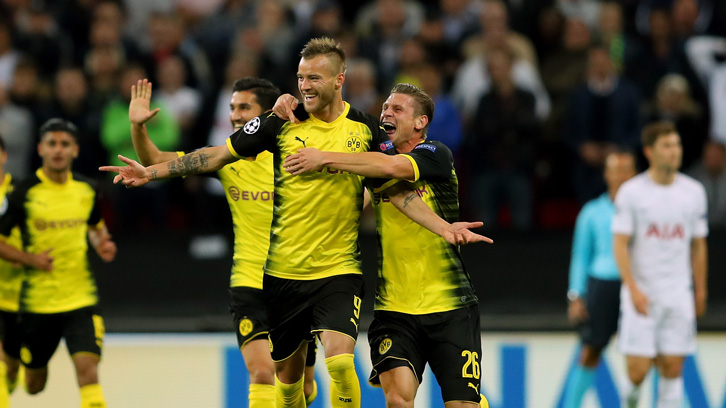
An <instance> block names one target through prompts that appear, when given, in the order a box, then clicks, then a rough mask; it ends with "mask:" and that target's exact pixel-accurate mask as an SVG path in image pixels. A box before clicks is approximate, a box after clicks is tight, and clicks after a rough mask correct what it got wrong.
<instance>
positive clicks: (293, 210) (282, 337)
mask: <svg viewBox="0 0 726 408" xmlns="http://www.w3.org/2000/svg"><path fill="white" fill-rule="evenodd" d="M295 116H296V117H297V118H300V119H301V120H302V121H301V122H300V123H291V122H287V121H284V120H282V119H280V118H278V117H276V116H275V115H274V114H266V115H263V116H260V117H257V118H255V119H252V120H251V121H249V122H247V123H246V124H245V126H244V127H243V128H242V129H240V130H238V131H237V132H236V133H235V134H233V135H232V136H231V137H230V138H229V139H227V147H228V148H229V151H230V152H231V153H232V155H234V156H235V157H237V158H240V159H247V158H253V157H256V156H257V155H258V154H260V153H261V152H262V151H264V150H267V151H269V152H271V153H272V155H273V171H274V180H275V185H274V203H273V215H272V226H271V231H270V249H269V252H268V254H267V261H266V262H265V266H264V271H265V277H264V279H265V282H266V283H265V285H263V291H264V293H265V302H266V304H267V314H268V318H269V323H270V326H271V330H270V335H269V336H270V344H271V351H272V357H273V359H274V360H276V361H279V360H284V359H286V358H287V357H289V356H290V355H291V354H292V353H293V352H294V351H295V350H297V348H298V346H299V345H300V342H301V341H303V340H309V339H310V332H311V331H313V332H314V331H319V330H329V331H336V332H339V333H343V334H345V335H348V336H350V337H352V338H353V339H356V338H357V335H358V326H357V321H356V320H355V319H353V323H351V318H352V317H354V316H356V315H357V314H358V313H359V309H355V305H356V304H357V305H358V308H359V307H360V297H361V294H362V287H361V286H362V280H360V279H356V280H350V279H342V280H335V279H332V280H330V278H335V277H341V276H345V275H360V274H361V269H360V251H359V248H358V227H359V219H360V212H361V208H362V204H363V179H362V177H361V176H358V175H355V174H351V173H348V172H344V171H339V170H335V169H330V168H323V169H322V170H321V171H318V172H314V173H308V174H304V175H301V176H293V175H290V174H289V173H287V172H286V171H285V170H284V168H283V163H284V159H285V157H287V156H289V155H291V154H295V153H297V150H298V149H301V148H304V147H314V148H317V149H319V150H323V151H332V152H343V153H357V152H365V151H369V150H376V151H382V150H386V149H388V148H390V147H391V146H390V142H389V141H388V136H386V134H385V132H384V131H383V129H382V128H381V127H380V125H379V123H378V121H377V120H376V119H375V118H374V117H372V116H370V115H367V114H364V113H363V112H361V111H359V110H357V109H355V108H353V107H351V106H350V105H349V104H348V103H345V109H344V111H343V113H342V114H341V115H340V116H339V117H338V118H337V119H335V120H334V121H332V122H325V121H322V120H320V119H318V118H316V117H315V116H314V115H308V114H307V113H305V111H304V110H303V109H302V105H300V106H299V107H298V109H297V110H296V112H295ZM271 279H274V280H275V284H274V286H275V288H274V290H273V288H271V287H270V286H269V285H267V282H268V281H270V280H271ZM305 293H308V294H309V293H315V294H316V296H315V297H314V298H310V297H307V296H304V297H305V298H304V299H303V298H301V297H300V296H296V295H300V294H305ZM291 302H294V303H295V305H291ZM356 302H357V303H356ZM282 304H285V305H290V307H286V308H285V309H286V310H280V308H278V307H276V306H279V305H282ZM291 311H295V313H294V314H292V315H291V314H290V313H291ZM343 312H346V313H347V314H345V316H344V318H342V317H341V316H342V315H341V313H343Z"/></svg>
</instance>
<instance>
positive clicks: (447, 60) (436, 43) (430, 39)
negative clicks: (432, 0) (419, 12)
mask: <svg viewBox="0 0 726 408" xmlns="http://www.w3.org/2000/svg"><path fill="white" fill-rule="evenodd" d="M417 38H418V39H419V41H421V42H422V43H423V45H424V47H425V49H426V54H427V55H428V56H429V58H430V59H435V60H436V65H438V66H439V67H440V68H441V75H443V76H444V78H443V79H444V83H445V88H446V89H449V87H450V85H451V82H452V80H453V77H454V75H455V74H456V70H458V69H459V65H460V64H461V61H462V56H461V52H460V51H459V50H460V48H461V47H458V46H451V45H449V44H448V43H447V42H446V38H445V37H444V24H443V22H442V21H441V19H440V18H439V16H438V14H437V13H436V11H430V12H428V13H427V14H426V19H425V20H424V21H423V23H422V24H421V30H420V31H419V33H418V36H417ZM429 62H431V61H429Z"/></svg>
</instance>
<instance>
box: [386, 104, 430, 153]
mask: <svg viewBox="0 0 726 408" xmlns="http://www.w3.org/2000/svg"><path fill="white" fill-rule="evenodd" d="M427 123H428V118H427V117H426V116H425V115H417V114H416V100H415V99H414V98H413V97H412V96H411V95H406V94H402V93H392V94H391V95H390V96H389V97H388V99H386V101H385V102H384V103H383V110H382V111H381V125H382V126H383V129H384V130H385V131H386V134H387V135H388V138H389V139H390V140H391V141H392V142H393V145H394V146H395V147H396V148H397V149H398V148H399V147H402V146H404V145H405V144H406V143H407V142H408V141H410V140H411V139H412V138H413V137H414V134H415V133H416V132H417V131H421V130H422V129H423V128H424V127H425V126H426V124H427Z"/></svg>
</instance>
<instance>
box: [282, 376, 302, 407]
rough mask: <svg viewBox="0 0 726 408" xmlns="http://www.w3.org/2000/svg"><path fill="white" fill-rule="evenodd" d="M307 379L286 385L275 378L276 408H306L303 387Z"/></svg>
mask: <svg viewBox="0 0 726 408" xmlns="http://www.w3.org/2000/svg"><path fill="white" fill-rule="evenodd" d="M304 384H305V378H300V381H298V382H296V383H294V384H285V383H283V382H281V381H280V379H279V378H277V375H276V376H275V407H277V408H306V407H305V391H304V389H303V386H304Z"/></svg>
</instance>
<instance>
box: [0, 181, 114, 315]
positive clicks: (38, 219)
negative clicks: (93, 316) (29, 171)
mask: <svg viewBox="0 0 726 408" xmlns="http://www.w3.org/2000/svg"><path fill="white" fill-rule="evenodd" d="M102 223H103V220H102V218H101V212H100V208H99V206H98V203H97V192H96V189H95V187H94V186H92V184H90V183H89V182H87V181H84V180H83V179H82V178H79V177H78V176H77V175H75V174H70V173H69V175H68V180H67V181H66V182H65V183H63V184H58V183H55V182H53V181H51V180H49V179H48V177H46V175H45V174H44V173H43V170H42V169H38V170H37V171H36V172H35V175H33V176H30V177H29V178H28V179H26V180H24V181H23V182H21V183H19V184H18V185H17V186H16V187H15V190H14V191H13V193H12V195H11V196H10V199H9V203H8V209H7V212H6V213H5V214H4V215H3V216H2V217H1V218H0V235H2V236H5V237H7V236H8V235H9V234H10V233H11V231H12V230H13V228H15V227H19V228H20V232H21V238H22V246H23V250H24V251H25V252H30V253H42V252H44V251H47V250H50V251H51V252H50V254H51V256H53V258H54V261H53V270H52V271H41V270H36V269H32V268H26V271H25V282H24V283H23V288H22V290H21V293H20V311H21V312H31V313H61V312H67V311H70V310H75V309H80V308H83V307H87V306H93V305H96V303H97V302H98V294H97V290H96V282H95V279H94V278H93V275H92V273H91V271H90V269H89V266H88V258H87V252H88V238H87V236H88V226H89V225H93V226H101V225H102Z"/></svg>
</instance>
